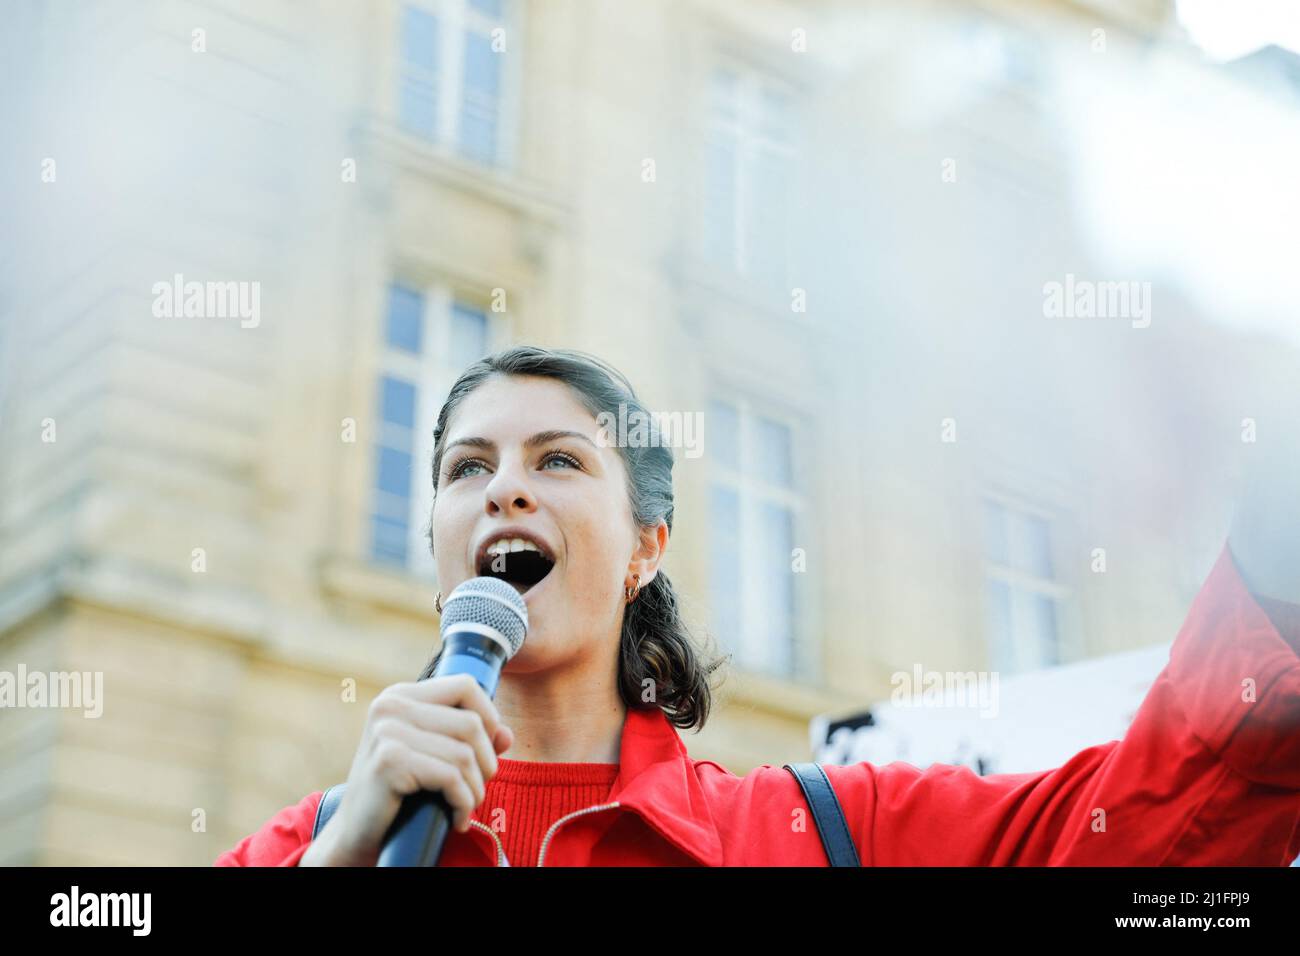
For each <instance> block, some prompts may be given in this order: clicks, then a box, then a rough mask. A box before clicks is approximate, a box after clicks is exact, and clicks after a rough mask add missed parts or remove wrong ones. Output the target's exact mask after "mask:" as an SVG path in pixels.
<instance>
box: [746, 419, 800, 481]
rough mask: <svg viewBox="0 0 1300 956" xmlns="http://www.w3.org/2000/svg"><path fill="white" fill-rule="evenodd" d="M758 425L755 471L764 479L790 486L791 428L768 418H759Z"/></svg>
mask: <svg viewBox="0 0 1300 956" xmlns="http://www.w3.org/2000/svg"><path fill="white" fill-rule="evenodd" d="M757 426H758V427H757V429H756V430H757V445H756V447H755V453H756V454H757V456H758V460H757V461H756V462H755V463H754V466H755V471H756V472H757V474H758V475H759V477H761V478H762V479H763V480H764V481H768V482H771V483H772V484H774V485H778V486H779V487H781V488H789V487H790V484H791V481H790V472H791V462H790V429H789V428H787V427H786V426H785V425H782V424H781V423H780V422H774V421H772V420H771V419H768V418H760V419H758V420H757Z"/></svg>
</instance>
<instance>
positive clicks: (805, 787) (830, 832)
mask: <svg viewBox="0 0 1300 956" xmlns="http://www.w3.org/2000/svg"><path fill="white" fill-rule="evenodd" d="M785 769H786V770H789V771H790V773H792V774H794V778H795V779H796V780H798V781H799V789H801V790H802V791H803V795H804V799H806V800H807V801H808V807H809V809H811V810H812V815H813V822H814V823H816V824H817V833H818V835H820V836H821V838H822V846H823V847H825V848H826V858H827V859H828V860H830V865H831V866H861V865H862V863H861V861H860V860H859V859H858V848H857V847H855V846H854V845H853V837H852V836H850V835H849V825H848V824H847V823H846V822H845V820H844V811H843V809H841V807H840V801H839V798H838V797H836V796H835V788H834V787H832V786H831V782H830V779H829V778H828V777H827V776H826V771H825V770H823V769H822V768H821V765H820V764H816V763H795V764H790V763H788V764H786V765H785Z"/></svg>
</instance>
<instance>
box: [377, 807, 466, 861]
mask: <svg viewBox="0 0 1300 956" xmlns="http://www.w3.org/2000/svg"><path fill="white" fill-rule="evenodd" d="M452 817H453V811H452V809H451V806H450V804H448V803H447V798H446V797H444V796H443V795H442V792H441V791H438V790H420V791H418V792H416V793H411V794H407V795H406V796H405V797H403V798H402V807H401V809H400V810H398V811H397V816H396V817H395V818H394V819H393V824H392V826H390V827H389V828H388V833H387V835H386V836H385V837H384V848H383V850H382V851H380V854H379V862H378V865H379V866H436V865H437V863H438V858H439V857H440V856H442V845H443V844H444V843H446V842H447V834H448V833H449V832H450V831H451V821H452Z"/></svg>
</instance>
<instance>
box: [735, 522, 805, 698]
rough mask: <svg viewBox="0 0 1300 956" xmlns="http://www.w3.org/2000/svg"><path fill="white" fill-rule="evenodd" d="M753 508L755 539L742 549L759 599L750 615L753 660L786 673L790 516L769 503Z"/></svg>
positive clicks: (790, 636)
mask: <svg viewBox="0 0 1300 956" xmlns="http://www.w3.org/2000/svg"><path fill="white" fill-rule="evenodd" d="M757 511H758V514H757V516H756V517H757V520H756V522H755V535H756V539H757V540H756V541H755V545H754V548H753V550H752V551H750V550H747V551H746V559H747V561H746V565H747V567H750V568H752V573H754V574H755V576H756V577H757V581H756V587H755V588H754V589H753V590H752V591H751V592H750V593H753V594H756V595H757V600H758V602H759V606H758V607H757V608H756V609H755V610H756V613H755V615H754V627H755V628H756V629H757V633H758V640H757V641H756V642H755V643H756V644H757V647H755V648H754V651H755V655H754V656H755V658H756V661H755V663H756V665H757V666H759V667H760V668H761V669H763V670H765V671H767V672H769V673H773V674H779V675H788V674H789V673H790V672H791V668H792V664H793V659H794V654H793V651H794V572H793V571H792V570H791V568H790V562H791V556H790V552H791V551H792V550H793V548H794V516H793V515H792V514H791V512H790V510H789V509H788V508H785V507H783V506H781V505H778V504H774V503H771V502H764V503H762V504H760V505H759V506H758V509H757Z"/></svg>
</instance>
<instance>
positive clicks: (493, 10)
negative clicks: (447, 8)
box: [469, 0, 501, 19]
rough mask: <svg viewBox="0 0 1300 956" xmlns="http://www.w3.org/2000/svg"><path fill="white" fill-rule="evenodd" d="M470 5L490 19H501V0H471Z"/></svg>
mask: <svg viewBox="0 0 1300 956" xmlns="http://www.w3.org/2000/svg"><path fill="white" fill-rule="evenodd" d="M469 5H470V6H471V7H473V8H474V9H475V10H478V11H480V12H481V13H486V14H487V15H488V16H490V17H496V18H497V19H500V17H501V0H469Z"/></svg>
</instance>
